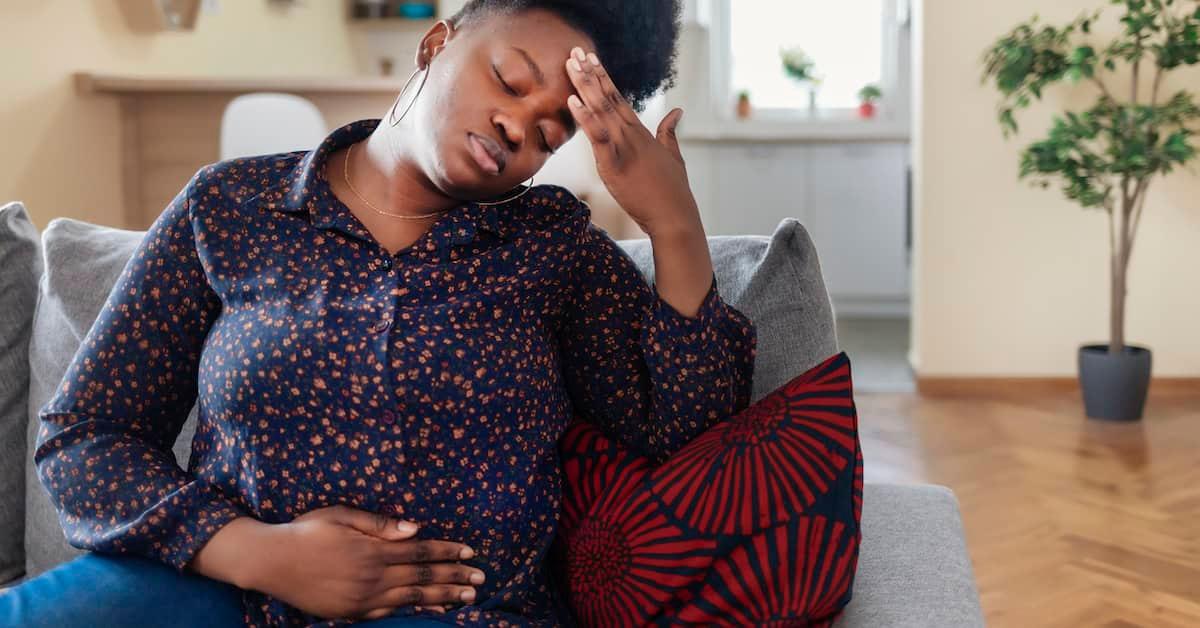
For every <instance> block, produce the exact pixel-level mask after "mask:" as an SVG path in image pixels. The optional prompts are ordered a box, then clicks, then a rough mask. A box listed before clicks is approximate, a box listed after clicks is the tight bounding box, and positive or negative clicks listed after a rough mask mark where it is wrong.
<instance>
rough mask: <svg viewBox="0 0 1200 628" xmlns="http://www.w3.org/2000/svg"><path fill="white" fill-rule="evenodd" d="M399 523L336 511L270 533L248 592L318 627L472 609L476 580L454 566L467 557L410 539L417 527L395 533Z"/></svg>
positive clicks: (469, 570) (451, 547)
mask: <svg viewBox="0 0 1200 628" xmlns="http://www.w3.org/2000/svg"><path fill="white" fill-rule="evenodd" d="M401 521H402V520H400V519H396V518H394V517H388V516H387V515H383V514H379V513H373V512H367V511H365V510H359V509H355V508H351V507H349V506H345V505H342V504H338V505H335V506H327V507H325V508H318V509H316V510H312V511H309V512H307V513H305V514H303V515H301V516H299V517H296V518H295V519H293V520H292V521H289V522H287V523H281V524H276V525H273V526H270V527H271V529H272V531H271V532H270V533H269V534H268V535H267V536H268V538H269V541H268V542H267V543H266V545H267V546H268V547H261V548H259V549H261V550H262V551H263V552H264V554H265V555H264V557H263V558H262V559H261V560H260V561H258V565H259V567H260V569H256V570H255V571H256V573H255V575H254V576H253V578H252V582H251V587H250V588H253V589H255V590H257V591H261V592H263V593H266V594H268V595H271V596H273V597H276V598H278V599H280V600H283V601H284V602H287V603H288V604H290V605H292V606H294V607H296V608H298V609H300V610H302V611H305V612H307V613H311V614H314V615H317V616H319V617H322V618H325V619H339V618H348V619H377V618H380V617H384V616H387V615H388V614H390V613H392V612H393V611H394V610H395V609H396V608H397V607H400V606H405V605H409V604H411V605H414V606H418V608H419V607H428V608H434V609H439V610H443V612H444V609H443V608H441V605H450V604H458V603H462V602H471V601H474V599H475V597H474V596H475V587H474V586H472V584H480V583H482V582H483V572H482V571H480V570H478V569H476V568H474V567H471V566H469V565H463V564H460V563H457V562H455V561H458V560H463V559H466V558H470V557H471V556H473V555H474V552H473V550H471V549H470V548H468V547H467V546H466V545H463V544H462V543H456V542H453V541H435V540H422V539H415V538H412V537H413V535H414V534H416V527H415V526H414V527H413V528H412V529H411V530H400V529H398V528H397V524H398V523H400V522H401ZM410 523H411V522H410ZM473 574H478V576H477V582H474V583H472V581H471V576H472V575H473Z"/></svg>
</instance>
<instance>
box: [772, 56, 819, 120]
mask: <svg viewBox="0 0 1200 628" xmlns="http://www.w3.org/2000/svg"><path fill="white" fill-rule="evenodd" d="M779 58H780V59H781V60H782V61H783V71H784V72H786V73H787V75H788V76H790V77H792V78H793V79H794V80H796V81H797V82H799V83H800V84H801V85H802V86H803V87H805V88H807V89H808V109H809V111H816V109H817V87H818V86H819V85H820V84H821V77H819V76H817V72H816V68H817V66H816V63H815V62H814V61H813V59H812V57H810V56H808V53H807V52H805V51H804V49H803V48H801V47H799V46H793V47H791V48H784V49H781V50H780V51H779Z"/></svg>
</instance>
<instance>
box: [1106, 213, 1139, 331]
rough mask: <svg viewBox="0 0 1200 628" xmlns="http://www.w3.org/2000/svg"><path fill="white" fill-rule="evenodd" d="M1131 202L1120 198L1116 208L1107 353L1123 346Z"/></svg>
mask: <svg viewBox="0 0 1200 628" xmlns="http://www.w3.org/2000/svg"><path fill="white" fill-rule="evenodd" d="M1132 209H1133V202H1132V200H1131V199H1130V198H1129V197H1125V198H1124V199H1122V203H1121V207H1120V208H1119V209H1117V210H1116V211H1117V229H1116V231H1117V237H1116V238H1115V241H1114V242H1113V251H1112V286H1111V303H1110V304H1109V306H1110V307H1109V334H1108V335H1109V340H1108V353H1109V354H1110V355H1120V354H1121V352H1122V351H1123V350H1124V348H1125V277H1126V269H1127V268H1128V267H1129V265H1128V263H1127V261H1128V259H1129V244H1130V241H1129V238H1128V236H1127V234H1128V231H1129V218H1130V211H1131V210H1132Z"/></svg>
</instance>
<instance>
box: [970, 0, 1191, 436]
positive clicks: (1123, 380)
mask: <svg viewBox="0 0 1200 628" xmlns="http://www.w3.org/2000/svg"><path fill="white" fill-rule="evenodd" d="M1111 2H1112V4H1117V5H1122V7H1121V9H1122V10H1121V15H1120V16H1118V17H1119V22H1118V23H1119V24H1120V25H1121V27H1120V34H1119V35H1117V36H1116V38H1115V39H1113V40H1112V41H1111V42H1109V43H1108V44H1107V45H1106V46H1104V47H1102V48H1097V47H1094V46H1092V45H1091V43H1089V42H1088V41H1087V40H1088V38H1089V37H1088V36H1089V35H1090V33H1091V30H1092V26H1093V25H1094V24H1096V23H1097V22H1098V20H1099V19H1100V17H1101V13H1102V11H1095V12H1093V13H1089V14H1085V15H1083V16H1080V17H1079V18H1076V19H1075V20H1074V21H1072V22H1071V23H1069V24H1067V25H1066V26H1062V27H1055V26H1050V25H1044V24H1040V23H1038V18H1037V17H1036V16H1035V17H1034V18H1033V19H1031V20H1029V21H1028V22H1025V23H1023V24H1020V25H1018V26H1017V27H1016V28H1014V29H1013V30H1012V31H1011V32H1010V33H1008V34H1007V35H1005V36H1004V37H1002V38H1001V39H1000V40H998V41H997V42H996V43H995V44H993V45H992V46H991V47H990V48H989V49H988V50H987V51H986V53H985V54H984V59H983V61H984V65H985V70H984V74H983V80H984V81H985V82H986V81H987V80H988V79H989V78H992V79H994V81H995V86H996V88H997V89H998V90H999V91H1000V93H1001V95H1002V100H1001V102H1000V105H999V110H998V117H999V122H1000V127H1001V129H1002V130H1003V132H1004V135H1005V136H1006V137H1008V136H1009V135H1011V134H1013V133H1016V131H1017V122H1016V119H1015V117H1014V115H1013V113H1014V111H1016V110H1018V109H1022V108H1025V107H1028V106H1029V105H1030V104H1031V103H1032V102H1033V101H1034V100H1040V99H1041V97H1042V93H1043V90H1044V89H1045V88H1047V87H1049V86H1050V85H1052V84H1054V83H1059V82H1061V81H1063V80H1064V79H1067V80H1070V81H1071V82H1073V83H1079V82H1086V83H1088V84H1090V85H1091V86H1093V87H1094V88H1095V89H1096V90H1097V91H1098V93H1099V95H1098V97H1097V100H1096V101H1095V103H1094V104H1093V105H1092V106H1091V107H1090V108H1088V109H1085V110H1083V111H1067V112H1065V113H1064V114H1063V115H1056V116H1054V118H1053V122H1052V124H1051V127H1050V130H1049V136H1048V137H1046V138H1045V139H1043V140H1040V141H1037V142H1034V143H1033V144H1031V145H1029V146H1028V147H1026V148H1025V149H1024V151H1023V152H1022V154H1021V170H1020V177H1022V178H1024V177H1027V176H1031V177H1034V178H1035V179H1036V181H1037V184H1038V185H1040V186H1041V187H1049V186H1050V181H1051V179H1052V178H1057V179H1059V180H1060V181H1061V183H1062V191H1063V193H1064V194H1065V195H1066V196H1067V198H1069V199H1071V200H1072V201H1075V202H1076V203H1078V204H1079V205H1081V206H1083V207H1085V208H1095V209H1099V210H1102V211H1103V212H1104V213H1105V214H1107V216H1108V226H1109V229H1108V234H1109V246H1110V249H1111V255H1110V259H1109V272H1110V277H1111V293H1110V299H1111V301H1110V307H1109V342H1108V344H1107V345H1104V344H1091V345H1084V346H1081V347H1080V348H1079V355H1078V359H1079V362H1078V363H1079V379H1080V386H1081V388H1082V390H1083V400H1084V405H1085V409H1086V412H1087V416H1089V417H1092V418H1097V419H1112V420H1137V419H1140V418H1141V416H1142V410H1143V408H1144V406H1145V402H1146V393H1147V390H1148V388H1149V383H1150V370H1151V351H1150V349H1148V348H1146V347H1139V346H1134V345H1127V344H1126V343H1125V296H1126V283H1127V278H1128V269H1129V260H1130V257H1131V254H1132V252H1133V243H1134V238H1135V236H1136V235H1137V229H1138V224H1139V222H1140V221H1141V217H1142V209H1143V207H1144V206H1145V203H1146V192H1147V189H1148V188H1149V185H1150V182H1151V180H1153V179H1154V178H1156V177H1157V176H1159V175H1165V174H1168V173H1170V172H1171V171H1172V170H1174V169H1175V168H1176V167H1179V166H1183V165H1184V164H1186V163H1188V162H1190V161H1192V159H1193V158H1194V157H1195V156H1196V148H1195V146H1194V145H1193V143H1192V142H1193V139H1194V137H1195V135H1196V133H1197V130H1196V128H1195V126H1194V125H1195V124H1196V123H1197V122H1200V106H1198V105H1197V104H1196V100H1195V98H1194V95H1193V94H1192V93H1190V92H1188V91H1186V90H1180V91H1177V92H1175V93H1174V94H1172V95H1169V96H1167V95H1164V94H1160V91H1161V90H1160V88H1161V87H1162V85H1163V76H1164V74H1165V73H1167V72H1169V71H1173V70H1177V69H1179V68H1182V67H1185V66H1192V65H1196V64H1197V63H1200V37H1198V33H1200V8H1197V6H1196V3H1195V2H1178V1H1172V0H1149V1H1147V0H1111ZM1118 65H1126V66H1128V67H1129V70H1130V72H1129V74H1127V75H1125V76H1129V77H1131V78H1130V79H1129V80H1130V83H1129V88H1128V92H1126V93H1127V94H1128V98H1120V99H1119V98H1118V96H1117V94H1118V93H1117V92H1116V91H1114V89H1110V84H1111V82H1112V80H1113V77H1112V73H1113V72H1114V71H1115V70H1117V67H1118ZM1142 70H1148V72H1147V73H1148V74H1151V73H1152V74H1153V79H1152V81H1153V83H1152V85H1151V87H1150V88H1149V91H1147V90H1146V89H1145V86H1144V85H1142V84H1141V82H1140V81H1139V77H1140V73H1141V71H1142Z"/></svg>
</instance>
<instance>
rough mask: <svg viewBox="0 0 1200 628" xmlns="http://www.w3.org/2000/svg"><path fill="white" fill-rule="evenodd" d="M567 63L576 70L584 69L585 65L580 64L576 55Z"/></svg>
mask: <svg viewBox="0 0 1200 628" xmlns="http://www.w3.org/2000/svg"><path fill="white" fill-rule="evenodd" d="M567 65H568V66H570V67H571V69H572V70H575V71H576V72H582V71H583V66H581V65H579V60H578V59H576V58H574V57H572V58H571V59H570V60H568V61H567Z"/></svg>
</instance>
